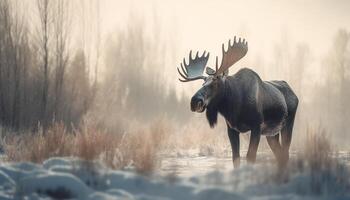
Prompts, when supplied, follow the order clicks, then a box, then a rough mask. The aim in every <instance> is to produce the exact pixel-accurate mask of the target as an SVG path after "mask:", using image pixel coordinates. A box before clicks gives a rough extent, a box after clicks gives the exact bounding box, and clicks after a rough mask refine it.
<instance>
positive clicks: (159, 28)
mask: <svg viewBox="0 0 350 200" xmlns="http://www.w3.org/2000/svg"><path fill="white" fill-rule="evenodd" d="M45 2H46V1H31V0H26V1H3V2H2V3H1V6H2V13H1V24H2V26H1V31H2V36H1V37H2V38H3V39H2V40H1V41H2V43H1V44H2V45H1V47H2V48H1V55H2V56H3V57H1V58H2V60H3V61H2V65H1V72H2V74H1V80H0V81H1V87H2V88H1V91H2V94H1V96H2V100H1V102H2V103H1V104H2V110H1V119H2V125H3V126H4V127H8V128H10V129H12V128H14V129H16V130H26V129H33V127H38V125H39V126H40V125H43V126H44V127H45V126H49V124H51V123H52V122H53V121H56V122H63V123H64V124H66V125H67V126H68V127H76V126H78V125H79V124H80V123H81V122H82V121H84V120H86V119H91V120H92V121H95V122H96V123H98V124H99V126H100V127H104V128H107V129H110V130H125V129H128V128H127V127H130V126H131V125H130V124H135V123H136V124H140V125H142V124H148V123H151V122H152V121H154V120H156V119H160V118H166V119H169V120H170V121H171V123H174V124H176V125H174V126H175V127H177V126H179V127H182V126H185V125H186V126H187V125H188V126H191V124H195V123H201V124H203V126H206V119H205V117H204V115H200V114H196V113H191V112H190V109H189V101H190V98H191V96H192V95H193V94H194V92H196V90H197V89H199V87H200V86H201V83H200V81H198V82H197V83H193V82H192V83H181V82H179V81H178V74H177V71H176V67H177V66H179V63H180V62H181V61H182V59H183V58H184V57H186V58H187V57H188V53H189V51H190V50H194V51H204V50H207V51H209V52H210V53H211V58H210V59H209V62H208V65H209V66H213V65H214V61H215V59H214V58H215V56H216V55H217V56H219V59H220V57H221V52H220V49H221V44H222V43H224V42H227V41H228V39H232V38H233V37H234V36H235V35H236V36H239V37H243V38H246V39H247V41H248V43H249V51H248V54H247V56H246V57H245V58H244V59H242V61H240V62H238V63H237V64H235V66H233V67H231V68H230V75H232V74H234V73H235V72H236V71H237V70H239V69H240V68H242V67H248V68H251V69H253V70H255V71H256V72H257V73H258V74H259V75H260V77H261V78H262V79H263V80H285V81H287V82H288V83H289V84H290V85H291V87H292V88H293V89H294V91H295V92H296V94H297V95H298V96H299V99H300V107H299V109H298V114H297V120H296V121H297V122H296V127H295V130H296V134H295V135H296V138H297V139H296V140H295V141H299V140H298V138H301V139H300V140H302V138H303V136H304V135H303V132H304V131H305V130H306V129H307V128H310V127H321V128H322V129H326V130H327V132H329V135H331V138H332V139H334V140H335V141H338V139H340V140H339V146H343V147H345V146H346V142H344V141H346V140H344V137H345V138H349V137H350V136H348V135H349V134H348V133H347V130H346V124H347V123H348V122H349V115H350V109H349V108H348V106H347V102H348V101H349V98H350V96H349V91H350V90H349V89H350V88H348V87H350V86H349V81H350V77H349V76H350V75H349V68H350V61H349V60H350V56H349V51H350V50H349V48H350V47H349V43H350V42H349V37H350V35H349V30H350V25H349V23H348V20H349V17H350V16H349V13H348V12H347V11H348V9H349V8H350V3H349V2H348V1H337V2H336V3H334V2H331V1H328V0H323V1H313V0H310V1H294V2H289V1H278V2H276V1H264V2H261V1H253V0H250V1H246V2H244V3H243V2H240V1H225V0H222V1H216V2H211V1H191V2H187V1H176V2H173V1H156V0H154V1H143V2H138V1H107V0H104V1H59V3H56V2H49V5H48V8H47V13H48V16H47V17H48V23H47V26H48V29H47V33H45V28H44V26H43V20H42V19H43V17H44V16H45V15H42V13H44V12H45V9H44V8H45V7H43V6H42V5H45ZM40 3H41V4H42V5H41V6H40ZM26 8H28V9H26ZM6 24H13V27H14V28H10V26H8V25H6ZM6 34H7V35H6ZM10 36H11V37H10ZM46 36H47V37H46ZM8 38H11V40H8ZM47 38H48V39H47ZM45 39H47V43H45ZM13 43H16V45H12V44H13ZM45 49H47V50H48V51H46V50H45ZM11 52H12V53H11ZM12 54H13V55H14V56H13V57H8V55H12ZM9 58H11V59H9ZM6 63H9V64H6ZM17 68H18V69H17ZM16 69H17V70H16ZM45 70H46V72H45ZM219 121H220V122H219V129H218V131H220V132H221V131H223V130H224V128H223V127H224V120H222V119H221V120H219ZM131 122H132V123H131ZM220 127H221V128H220ZM34 129H35V128H34ZM208 129H209V126H208ZM213 132H215V130H213ZM296 143H298V142H296ZM342 143H344V144H342Z"/></svg>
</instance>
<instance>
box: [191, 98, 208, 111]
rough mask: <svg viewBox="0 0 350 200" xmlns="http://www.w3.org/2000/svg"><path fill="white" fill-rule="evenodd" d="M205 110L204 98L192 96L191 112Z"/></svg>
mask: <svg viewBox="0 0 350 200" xmlns="http://www.w3.org/2000/svg"><path fill="white" fill-rule="evenodd" d="M204 110H205V103H204V98H203V97H202V96H200V95H194V96H193V97H192V99H191V111H192V112H203V111H204Z"/></svg>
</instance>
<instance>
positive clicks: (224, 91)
mask: <svg viewBox="0 0 350 200" xmlns="http://www.w3.org/2000/svg"><path fill="white" fill-rule="evenodd" d="M238 96H239V95H238V90H237V88H236V85H235V84H234V79H232V78H231V77H227V78H226V80H224V82H223V85H222V87H220V91H219V92H218V94H217V95H216V97H215V98H213V99H212V100H211V101H210V103H209V105H208V107H207V112H206V115H207V119H208V122H209V125H210V127H214V126H215V125H216V123H217V115H218V113H220V114H221V115H222V116H223V117H224V118H225V119H226V120H228V121H230V122H233V123H234V122H235V121H236V117H235V116H236V115H237V112H238V106H237V105H238V104H237V102H238V101H239V98H238Z"/></svg>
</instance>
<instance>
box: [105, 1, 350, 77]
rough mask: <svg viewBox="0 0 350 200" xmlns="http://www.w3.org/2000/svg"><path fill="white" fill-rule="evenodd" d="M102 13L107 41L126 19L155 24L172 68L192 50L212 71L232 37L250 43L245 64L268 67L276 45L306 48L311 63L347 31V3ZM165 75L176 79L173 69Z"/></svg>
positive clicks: (219, 4) (139, 7)
mask: <svg viewBox="0 0 350 200" xmlns="http://www.w3.org/2000/svg"><path fill="white" fill-rule="evenodd" d="M101 10H102V14H101V18H102V30H103V33H104V34H106V35H108V34H113V32H114V31H117V30H118V28H123V27H124V26H125V23H127V22H128V17H129V16H130V13H132V14H134V15H137V16H140V17H142V18H144V19H145V22H146V23H148V22H151V21H153V18H155V19H156V21H158V22H159V23H160V24H161V27H162V34H163V35H165V37H166V38H168V39H171V40H173V41H175V43H176V46H175V47H174V48H176V49H175V52H176V58H175V63H174V64H176V65H178V64H179V63H180V62H181V60H182V58H183V57H184V56H187V55H188V52H189V50H190V49H193V50H209V51H210V52H211V59H210V60H209V65H213V64H214V60H215V59H214V56H215V55H218V56H219V57H220V56H221V52H220V51H221V43H222V42H226V41H228V39H230V38H233V36H234V35H237V36H241V37H245V38H246V39H247V40H248V42H249V51H248V54H247V56H246V58H245V59H246V60H245V61H247V60H249V59H251V60H252V59H254V58H255V57H256V56H260V57H264V59H265V60H267V61H269V59H270V58H271V56H272V55H271V52H272V50H273V48H274V44H276V43H281V42H282V41H283V42H284V41H285V38H288V39H289V40H290V41H288V44H289V46H290V47H291V48H293V47H295V46H296V45H297V44H299V43H306V44H308V45H309V47H310V49H311V51H312V52H313V59H314V60H318V59H319V58H320V57H321V56H323V55H324V54H326V52H327V51H328V49H329V48H330V45H331V41H332V39H333V37H334V35H335V33H336V31H337V30H338V29H339V28H346V29H347V30H350V1H348V0H333V1H332V0H319V1H317V0H305V1H303V0H294V1H287V0H281V1H278V0H266V1H262V0H245V1H242V0H241V1H238V0H217V1H211V0H193V1H186V0H177V1H170V0H148V1H137V0H135V1H125V0H104V1H103V2H102V6H101ZM171 50H172V51H173V50H174V49H171ZM169 51H170V50H169ZM270 60H271V59H270ZM245 61H244V60H243V61H242V62H241V63H240V64H241V65H244V64H245ZM170 64H172V63H170ZM168 69H169V70H170V71H171V70H173V71H171V73H176V72H175V69H176V66H172V68H170V66H169V67H168Z"/></svg>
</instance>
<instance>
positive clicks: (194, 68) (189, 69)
mask: <svg viewBox="0 0 350 200" xmlns="http://www.w3.org/2000/svg"><path fill="white" fill-rule="evenodd" d="M208 59H209V53H207V54H206V52H205V51H204V52H203V54H202V55H201V56H200V57H199V56H198V52H197V54H196V57H195V58H194V59H192V51H190V55H189V63H188V64H186V59H185V58H184V59H183V63H181V70H182V72H181V71H180V69H179V68H177V71H178V72H179V74H180V76H181V77H182V78H183V80H182V79H179V80H180V81H181V82H188V81H194V80H198V79H206V77H205V76H203V75H202V74H203V71H204V68H205V66H206V65H207V62H208ZM184 66H185V67H184Z"/></svg>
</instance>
